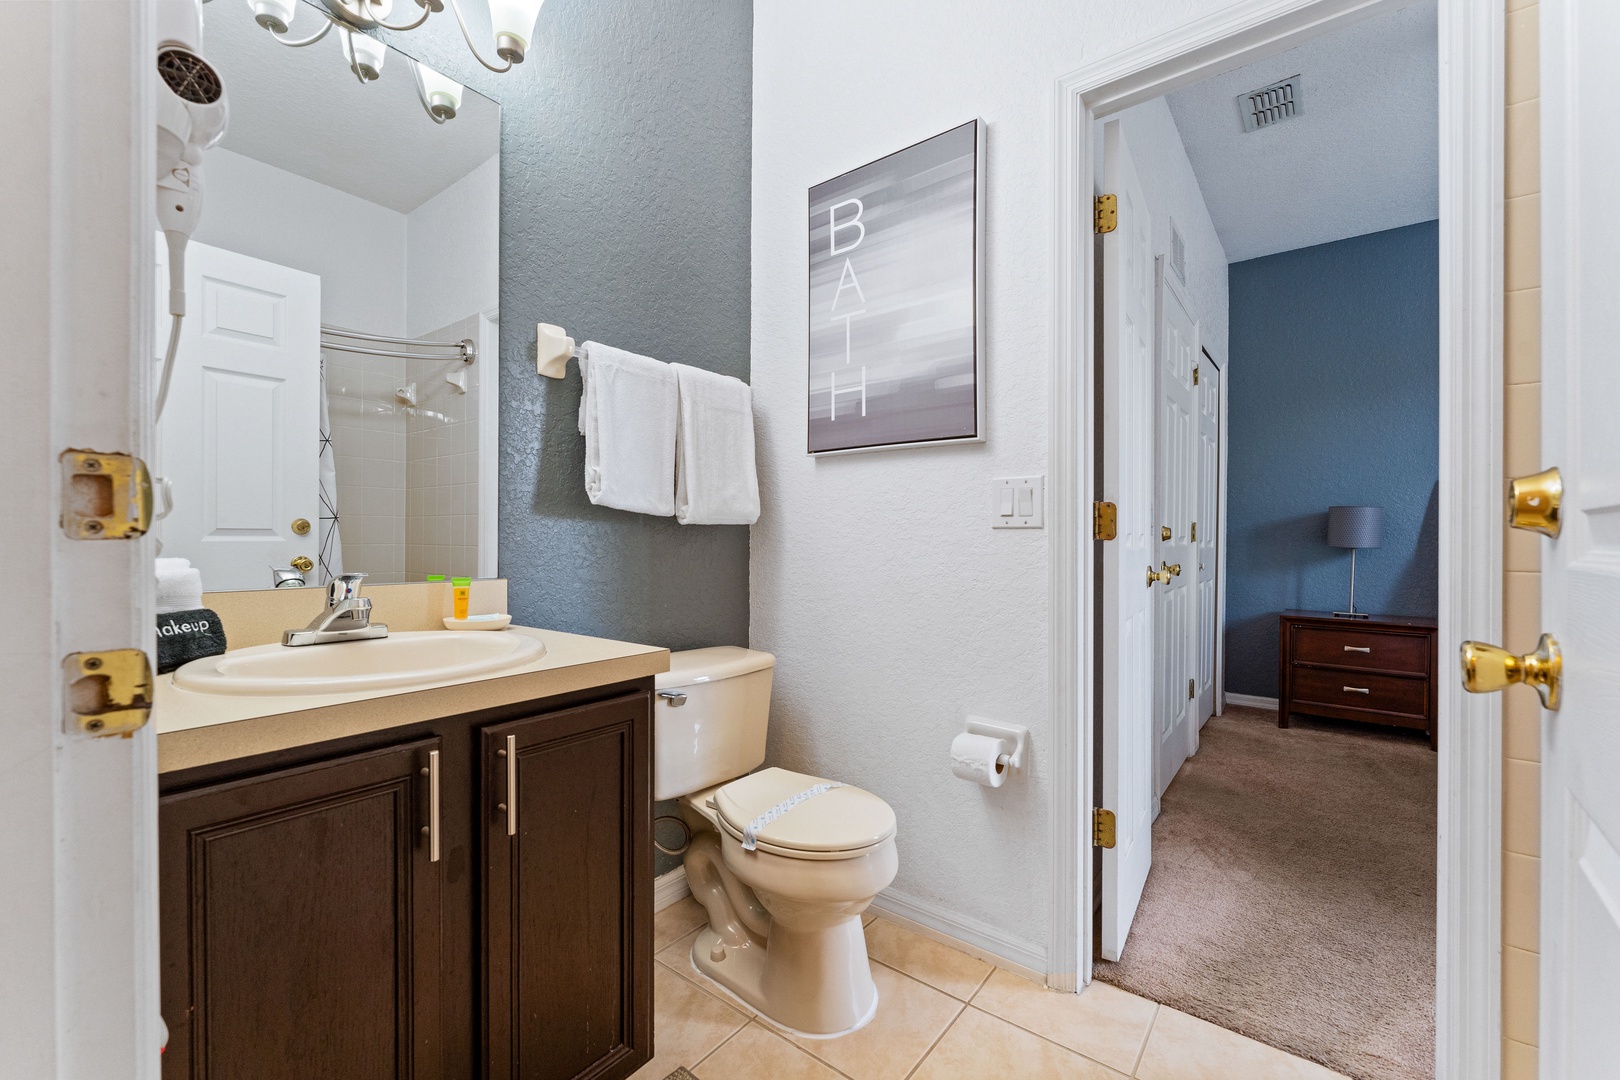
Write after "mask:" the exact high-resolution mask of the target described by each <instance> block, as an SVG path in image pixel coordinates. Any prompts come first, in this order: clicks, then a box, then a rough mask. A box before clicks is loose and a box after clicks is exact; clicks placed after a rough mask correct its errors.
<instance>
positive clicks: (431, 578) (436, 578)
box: [422, 574, 444, 585]
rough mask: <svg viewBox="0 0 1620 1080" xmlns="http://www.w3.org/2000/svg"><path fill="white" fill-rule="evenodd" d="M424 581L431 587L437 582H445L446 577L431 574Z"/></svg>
mask: <svg viewBox="0 0 1620 1080" xmlns="http://www.w3.org/2000/svg"><path fill="white" fill-rule="evenodd" d="M422 580H423V581H425V582H427V583H428V584H430V585H431V584H432V583H433V582H435V581H440V582H442V581H443V580H444V575H443V574H429V575H428V576H427V577H425V578H423V579H422Z"/></svg>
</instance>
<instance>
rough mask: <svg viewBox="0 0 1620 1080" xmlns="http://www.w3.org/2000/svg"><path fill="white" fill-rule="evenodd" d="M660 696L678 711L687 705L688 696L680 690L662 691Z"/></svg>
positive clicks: (659, 692)
mask: <svg viewBox="0 0 1620 1080" xmlns="http://www.w3.org/2000/svg"><path fill="white" fill-rule="evenodd" d="M658 696H659V697H661V698H663V699H664V700H665V701H667V702H669V707H670V708H672V709H678V708H680V707H681V706H682V705H685V704H686V695H685V694H683V693H681V692H680V691H679V690H660V691H658Z"/></svg>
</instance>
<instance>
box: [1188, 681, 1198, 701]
mask: <svg viewBox="0 0 1620 1080" xmlns="http://www.w3.org/2000/svg"><path fill="white" fill-rule="evenodd" d="M1197 696H1198V694H1197V693H1196V692H1195V691H1194V690H1193V681H1192V680H1191V679H1188V680H1187V700H1188V701H1191V700H1192V699H1193V698H1195V697H1197Z"/></svg>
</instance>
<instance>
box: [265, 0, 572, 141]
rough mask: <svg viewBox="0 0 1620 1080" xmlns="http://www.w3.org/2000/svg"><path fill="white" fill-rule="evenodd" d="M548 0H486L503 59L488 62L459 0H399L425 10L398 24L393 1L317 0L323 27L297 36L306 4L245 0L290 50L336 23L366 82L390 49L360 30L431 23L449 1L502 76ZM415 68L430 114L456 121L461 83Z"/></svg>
mask: <svg viewBox="0 0 1620 1080" xmlns="http://www.w3.org/2000/svg"><path fill="white" fill-rule="evenodd" d="M544 2H545V0H488V4H489V23H490V28H491V29H492V30H493V31H494V34H495V55H496V56H497V57H499V58H500V62H499V63H490V62H489V61H488V60H486V59H484V55H483V53H481V52H479V50H478V45H477V43H476V42H474V41H473V36H472V31H471V30H469V29H468V28H467V18H466V16H465V15H463V14H462V11H461V2H460V0H400V2H399V6H400V7H402V8H408V7H411V6H415V7H416V8H419V9H420V11H421V13H420V14H419V15H417V16H416V17H415V19H414V20H410V21H400V22H390V21H389V17H390V16H391V15H393V13H394V4H395V0H317V3H316V5H315V11H316V13H317V14H318V15H320V16H321V17H322V19H323V23H322V25H321V28H320V29H319V30H317V31H315V32H314V33H312V34H310V35H309V36H308V37H304V38H295V37H293V36H292V33H291V28H292V22H293V17H294V16H295V15H296V14H297V13H298V10H299V8H300V7H302V6H303V5H302V4H301V3H300V0H247V5H248V7H249V9H251V10H252V12H253V19H254V21H255V22H257V23H258V24H259V25H260V26H262V27H264V28H265V29H266V30H268V31H269V32H270V35H271V36H272V37H274V38H275V39H276V40H277V41H279V42H281V44H283V45H286V46H288V47H289V48H294V49H301V48H304V47H305V46H308V45H313V44H315V43H316V42H317V41H319V40H321V39H322V38H324V37H325V36H326V35H327V34H328V33H329V32H330V31H331V30H332V29H333V28H334V27H336V28H337V31H338V43H339V44H340V45H341V46H342V47H343V59H344V60H345V61H346V62H347V63H348V65H349V70H350V71H352V72H354V76H355V78H357V79H359V80H360V81H361V82H362V83H367V82H372V81H374V80H376V79H379V78H381V77H382V67H383V58H384V57H385V56H386V55H387V52H388V50H387V49H386V48H385V47H384V46H383V44H382V43H381V42H379V41H377V40H376V39H375V38H373V37H371V36H370V35H368V34H365V33H357V32H356V31H364V30H369V29H371V28H372V27H374V26H380V27H382V28H383V29H384V30H394V31H405V30H414V29H416V28H417V27H418V26H421V25H422V24H423V23H425V22H427V18H428V16H429V15H432V14H434V13H435V12H440V11H443V10H444V5H445V4H446V3H448V4H449V5H450V11H451V13H452V14H453V15H455V17H456V25H457V26H459V27H460V28H461V36H462V38H464V39H465V40H466V42H467V48H468V49H469V50H470V51H471V52H472V54H473V59H475V60H477V61H478V62H479V63H480V64H482V65H484V67H486V68H488V69H489V70H490V71H493V72H495V73H496V74H497V75H499V74H503V73H505V72H508V71H511V70H512V68H513V67H514V66H515V65H517V64H521V63H523V57H524V56H525V55H526V54H527V53H528V51H529V42H530V41H531V40H532V39H533V37H534V24H535V21H536V20H537V19H538V18H539V17H540V5H541V4H543V3H544ZM405 18H408V17H404V16H402V20H403V19H405ZM413 66H414V67H415V69H416V90H417V95H418V97H420V98H421V101H422V108H423V109H425V110H426V111H427V114H428V116H430V117H432V119H433V122H434V123H436V124H442V123H444V122H445V121H446V120H451V119H454V118H455V115H456V111H457V110H458V109H460V108H461V92H462V87H461V84H460V83H458V82H456V81H455V80H454V79H451V78H448V77H447V76H444V75H441V74H439V73H438V72H437V71H434V70H433V69H432V68H430V67H427V66H425V65H423V64H421V63H419V62H418V63H414V64H413Z"/></svg>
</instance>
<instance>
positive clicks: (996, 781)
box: [951, 731, 1010, 787]
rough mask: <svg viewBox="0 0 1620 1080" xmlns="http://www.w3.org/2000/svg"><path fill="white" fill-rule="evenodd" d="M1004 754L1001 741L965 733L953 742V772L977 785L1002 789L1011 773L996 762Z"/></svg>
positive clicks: (986, 736)
mask: <svg viewBox="0 0 1620 1080" xmlns="http://www.w3.org/2000/svg"><path fill="white" fill-rule="evenodd" d="M1003 752H1004V751H1003V749H1002V741H1001V740H1000V739H992V738H991V737H990V736H988V735H973V734H970V733H968V732H966V731H964V732H962V734H960V735H958V736H957V737H956V738H954V739H952V740H951V772H953V773H955V774H956V775H957V776H960V777H961V778H962V779H964V780H971V781H973V782H974V783H975V784H983V785H984V786H985V787H1000V786H1001V785H1002V784H1003V783H1005V782H1006V780H1007V773H1008V772H1009V771H1010V770H1009V769H1008V768H1007V766H1005V765H1001V764H998V763H997V761H996V759H997V758H999V757H1000V756H1001V755H1002V753H1003Z"/></svg>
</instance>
